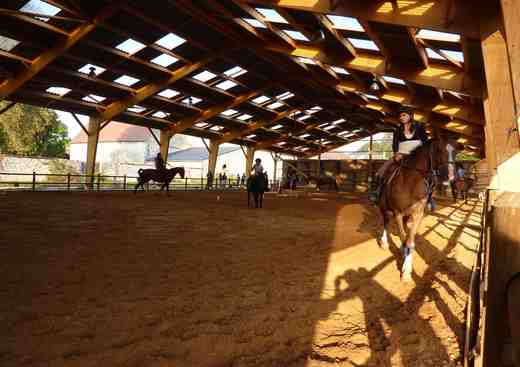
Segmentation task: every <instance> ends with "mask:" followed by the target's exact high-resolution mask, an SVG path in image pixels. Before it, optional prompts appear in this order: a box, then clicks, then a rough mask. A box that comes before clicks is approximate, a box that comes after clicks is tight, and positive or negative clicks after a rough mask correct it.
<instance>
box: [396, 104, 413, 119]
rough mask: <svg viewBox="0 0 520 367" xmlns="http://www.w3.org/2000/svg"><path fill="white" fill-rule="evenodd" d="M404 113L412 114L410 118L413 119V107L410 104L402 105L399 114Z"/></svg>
mask: <svg viewBox="0 0 520 367" xmlns="http://www.w3.org/2000/svg"><path fill="white" fill-rule="evenodd" d="M402 113H407V114H408V115H409V116H410V120H411V121H413V108H412V107H409V106H401V107H400V108H399V111H398V112H397V115H398V116H399V115H400V114H402Z"/></svg>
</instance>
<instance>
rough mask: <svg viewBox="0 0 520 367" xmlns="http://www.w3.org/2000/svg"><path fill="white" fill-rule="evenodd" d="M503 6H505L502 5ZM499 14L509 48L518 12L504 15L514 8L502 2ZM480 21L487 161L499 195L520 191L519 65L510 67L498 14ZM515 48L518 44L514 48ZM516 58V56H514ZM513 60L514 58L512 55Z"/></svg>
mask: <svg viewBox="0 0 520 367" xmlns="http://www.w3.org/2000/svg"><path fill="white" fill-rule="evenodd" d="M504 4H505V5H504ZM502 5H503V6H507V8H506V7H504V9H503V10H504V11H503V12H502V13H504V14H503V17H504V19H506V24H508V25H509V27H508V37H509V35H511V37H510V39H509V40H508V41H509V43H510V44H511V45H510V46H511V47H510V48H514V47H513V46H514V44H513V43H514V42H516V41H517V40H518V38H519V37H520V36H518V32H520V28H519V27H518V24H517V23H518V19H513V18H511V17H513V16H514V14H515V13H517V12H518V10H515V11H513V10H512V9H511V12H510V13H506V10H507V9H509V8H510V7H511V8H514V6H513V2H512V1H505V0H504V1H502ZM516 6H518V4H517V3H516ZM488 13H489V16H487V17H485V18H483V20H482V24H481V32H482V41H481V42H482V55H483V59H484V67H485V71H486V82H487V95H486V96H485V98H484V113H485V117H486V126H485V134H486V159H487V161H488V164H489V169H490V173H491V175H492V182H491V188H492V189H497V190H501V191H515V192H519V191H520V185H518V179H519V178H520V176H519V173H518V165H519V164H520V154H519V151H520V145H519V142H520V140H519V135H518V122H517V118H518V116H517V113H516V108H515V106H516V105H517V103H516V102H515V96H514V94H513V90H514V86H513V79H512V72H513V73H514V74H515V75H516V78H518V73H519V72H520V65H518V62H517V64H512V61H514V59H513V58H511V60H510V59H509V52H508V44H507V43H506V39H505V34H506V32H505V29H504V24H503V19H502V17H501V15H500V14H494V13H493V12H491V11H490V12H488ZM516 47H518V44H517V45H516ZM513 54H514V55H515V56H516V57H518V52H513ZM512 56H513V55H512Z"/></svg>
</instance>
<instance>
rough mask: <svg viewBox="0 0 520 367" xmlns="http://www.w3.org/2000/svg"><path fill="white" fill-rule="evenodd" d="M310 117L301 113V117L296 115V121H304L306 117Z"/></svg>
mask: <svg viewBox="0 0 520 367" xmlns="http://www.w3.org/2000/svg"><path fill="white" fill-rule="evenodd" d="M309 118H311V115H303V116H302V117H298V118H297V120H298V121H305V120H307V119H309Z"/></svg>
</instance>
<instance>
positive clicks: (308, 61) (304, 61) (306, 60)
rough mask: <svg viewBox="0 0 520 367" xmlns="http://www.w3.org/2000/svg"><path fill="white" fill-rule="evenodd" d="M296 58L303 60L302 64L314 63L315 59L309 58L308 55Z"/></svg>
mask: <svg viewBox="0 0 520 367" xmlns="http://www.w3.org/2000/svg"><path fill="white" fill-rule="evenodd" d="M296 60H298V61H299V62H303V63H304V64H309V65H316V61H314V60H313V59H309V58H308V57H297V58H296Z"/></svg>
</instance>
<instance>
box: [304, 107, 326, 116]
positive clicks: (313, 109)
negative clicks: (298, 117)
mask: <svg viewBox="0 0 520 367" xmlns="http://www.w3.org/2000/svg"><path fill="white" fill-rule="evenodd" d="M321 110H322V108H321V107H320V106H314V107H311V108H310V109H308V110H307V111H305V112H307V113H308V114H311V115H312V114H313V113H316V112H318V111H321Z"/></svg>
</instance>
